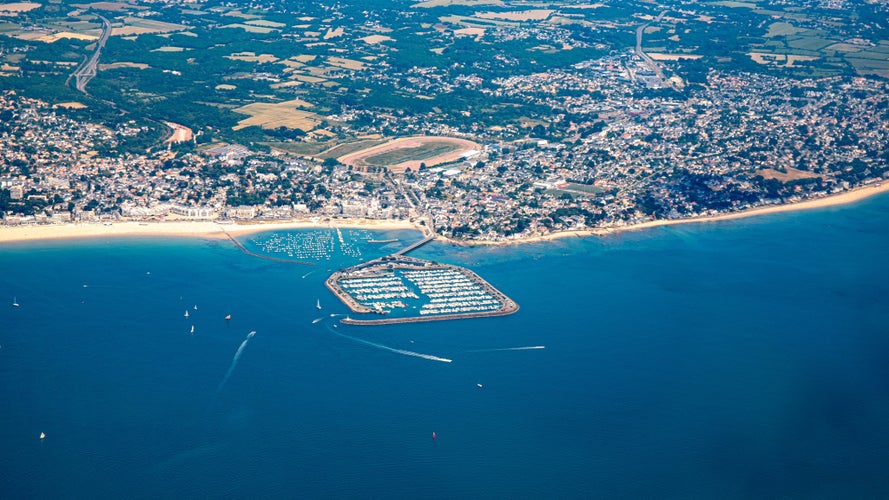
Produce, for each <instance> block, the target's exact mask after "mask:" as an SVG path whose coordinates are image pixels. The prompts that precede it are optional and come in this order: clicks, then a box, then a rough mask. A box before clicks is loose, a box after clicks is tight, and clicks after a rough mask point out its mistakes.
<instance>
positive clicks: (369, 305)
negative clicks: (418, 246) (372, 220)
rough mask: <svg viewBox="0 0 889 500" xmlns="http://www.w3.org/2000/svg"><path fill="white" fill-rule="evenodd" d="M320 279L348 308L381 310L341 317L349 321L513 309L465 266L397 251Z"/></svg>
mask: <svg viewBox="0 0 889 500" xmlns="http://www.w3.org/2000/svg"><path fill="white" fill-rule="evenodd" d="M423 242H424V243H425V242H426V240H424V241H423ZM325 284H326V285H327V287H328V288H329V289H330V290H331V291H332V292H333V293H334V295H336V296H337V297H338V298H339V299H340V300H341V301H342V302H343V303H344V304H346V306H348V307H349V309H351V310H352V311H353V312H355V313H360V314H377V315H380V316H384V317H382V318H367V319H364V318H352V317H347V318H344V319H343V320H342V322H343V323H346V324H351V325H384V324H394V323H415V322H421V321H443V320H452V319H467V318H479V317H487V316H504V315H507V314H512V313H514V312H516V311H518V309H519V307H518V305H517V304H516V303H515V302H514V301H513V300H512V299H510V298H509V297H507V296H506V295H504V294H503V293H502V292H500V291H499V290H497V289H496V288H494V286H492V285H491V284H490V283H488V282H487V281H485V280H484V279H482V278H481V277H480V276H479V275H477V274H475V273H474V272H472V271H470V270H469V269H466V268H462V267H458V266H452V265H449V264H441V263H438V262H432V261H427V260H422V259H416V258H413V257H406V256H404V255H403V254H402V255H398V254H394V255H390V256H387V257H383V258H380V259H375V260H372V261H369V262H365V263H362V264H359V265H356V266H352V267H348V268H345V269H342V270H340V271H337V272H336V273H334V274H333V275H331V276H330V277H329V278H328V279H327V281H326V282H325Z"/></svg>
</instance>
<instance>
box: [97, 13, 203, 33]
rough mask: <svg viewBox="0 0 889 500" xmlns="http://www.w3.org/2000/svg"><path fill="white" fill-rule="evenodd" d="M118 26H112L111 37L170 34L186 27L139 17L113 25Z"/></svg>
mask: <svg viewBox="0 0 889 500" xmlns="http://www.w3.org/2000/svg"><path fill="white" fill-rule="evenodd" d="M115 24H119V25H120V26H113V27H112V29H111V36H132V35H146V34H149V33H152V34H153V33H172V32H174V31H183V30H185V29H186V27H185V26H184V25H182V24H174V23H165V22H162V21H154V20H151V19H143V18H139V17H127V18H124V19H123V20H122V21H121V22H119V23H115Z"/></svg>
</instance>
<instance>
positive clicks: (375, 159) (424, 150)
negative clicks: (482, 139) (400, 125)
mask: <svg viewBox="0 0 889 500" xmlns="http://www.w3.org/2000/svg"><path fill="white" fill-rule="evenodd" d="M459 149H460V146H458V145H456V144H449V143H440V142H434V143H430V144H423V145H421V146H416V147H413V148H399V149H396V150H393V151H387V152H385V153H380V154H377V155H373V156H368V157H367V158H364V162H365V163H367V164H368V165H371V166H374V167H386V166H389V165H398V164H399V163H404V162H406V161H423V160H428V159H429V158H434V157H436V156H440V155H444V154H447V153H450V152H453V151H457V150H459Z"/></svg>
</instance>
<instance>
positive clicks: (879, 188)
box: [0, 183, 889, 246]
mask: <svg viewBox="0 0 889 500" xmlns="http://www.w3.org/2000/svg"><path fill="white" fill-rule="evenodd" d="M887 192H889V183H884V184H870V185H866V186H862V187H858V188H855V189H851V190H849V191H844V192H842V193H837V194H834V195H830V196H824V197H822V198H817V199H809V200H803V201H799V202H796V203H786V204H782V205H771V206H766V207H756V208H752V209H749V210H743V211H740V212H732V213H725V214H719V215H712V216H704V217H695V218H689V219H669V220H653V221H648V222H642V223H638V224H629V225H625V226H614V227H608V228H593V229H582V230H573V231H560V232H557V233H550V234H546V235H540V236H531V237H524V238H517V239H511V240H466V241H463V240H454V239H451V238H446V237H444V236H437V238H436V239H438V240H440V241H444V242H447V243H450V244H453V245H459V246H486V245H493V246H506V245H519V244H526V243H538V242H543V241H549V240H556V239H560V238H569V237H584V236H605V235H609V234H617V233H621V232H624V231H638V230H643V229H648V228H652V227H658V226H673V225H677V224H699V223H707V222H719V221H726V220H733V219H743V218H747V217H756V216H759V215H768V214H775V213H782V212H795V211H798V210H812V209H818V208H826V207H833V206H840V205H847V204H850V203H855V202H857V201H861V200H864V199H866V198H870V197H871V196H875V195H878V194H882V193H887ZM333 226H337V227H344V228H360V229H415V230H418V231H421V232H424V231H425V229H426V228H425V227H424V226H421V225H419V224H416V223H413V222H409V221H403V220H372V219H353V218H347V219H322V218H320V217H319V218H303V219H292V220H287V221H273V222H250V223H245V224H239V223H232V224H220V223H218V222H214V221H184V220H172V221H164V222H136V221H125V222H115V223H113V224H111V225H105V224H103V223H77V224H74V223H70V224H64V225H62V224H50V225H24V226H0V243H9V242H19V241H37V240H55V239H76V238H101V237H107V238H114V237H125V236H126V237H130V236H145V237H152V236H168V237H187V238H209V239H220V238H228V237H229V235H231V236H243V235H246V234H252V233H258V232H262V231H275V230H285V229H312V228H324V227H333Z"/></svg>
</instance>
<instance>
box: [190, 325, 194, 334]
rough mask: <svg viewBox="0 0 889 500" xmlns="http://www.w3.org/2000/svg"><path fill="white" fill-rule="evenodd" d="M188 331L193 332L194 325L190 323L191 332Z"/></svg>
mask: <svg viewBox="0 0 889 500" xmlns="http://www.w3.org/2000/svg"><path fill="white" fill-rule="evenodd" d="M190 333H194V325H191V332H190Z"/></svg>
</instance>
